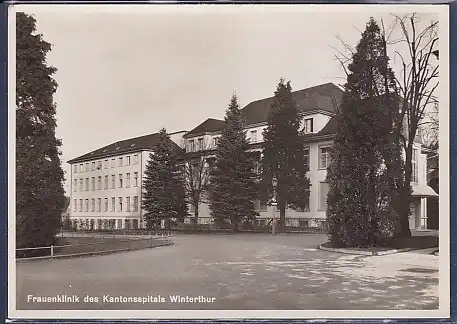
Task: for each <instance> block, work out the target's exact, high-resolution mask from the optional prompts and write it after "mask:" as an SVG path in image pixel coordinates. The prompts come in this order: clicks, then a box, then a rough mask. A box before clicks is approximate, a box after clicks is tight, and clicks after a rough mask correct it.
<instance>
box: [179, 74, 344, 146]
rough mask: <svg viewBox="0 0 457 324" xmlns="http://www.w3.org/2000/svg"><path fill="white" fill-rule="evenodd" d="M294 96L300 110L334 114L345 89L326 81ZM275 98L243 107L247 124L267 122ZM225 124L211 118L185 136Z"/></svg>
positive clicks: (293, 93)
mask: <svg viewBox="0 0 457 324" xmlns="http://www.w3.org/2000/svg"><path fill="white" fill-rule="evenodd" d="M292 96H293V98H294V100H295V103H296V104H297V108H298V111H299V112H302V113H303V112H310V111H315V110H316V111H317V110H320V111H326V112H328V113H331V114H334V113H335V106H338V105H339V104H340V102H341V99H342V97H343V90H341V89H340V88H338V87H337V86H336V85H335V84H333V83H325V84H321V85H318V86H314V87H311V88H306V89H302V90H297V91H293V92H292ZM273 100H274V97H269V98H265V99H260V100H256V101H253V102H251V103H249V104H247V105H246V106H245V107H244V108H242V109H241V115H242V117H243V119H244V122H245V123H246V125H252V124H257V123H262V122H266V121H267V118H268V113H269V112H270V106H271V104H272V103H273ZM223 126H224V121H223V120H219V119H213V118H209V119H207V120H205V121H204V122H203V123H201V124H200V125H198V126H197V127H195V128H194V129H193V130H191V131H190V132H188V133H187V134H186V136H185V137H189V136H194V135H198V134H202V133H206V132H210V133H212V132H217V131H220V130H221V129H222V127H223Z"/></svg>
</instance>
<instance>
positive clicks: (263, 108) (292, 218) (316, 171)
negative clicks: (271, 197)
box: [184, 83, 437, 229]
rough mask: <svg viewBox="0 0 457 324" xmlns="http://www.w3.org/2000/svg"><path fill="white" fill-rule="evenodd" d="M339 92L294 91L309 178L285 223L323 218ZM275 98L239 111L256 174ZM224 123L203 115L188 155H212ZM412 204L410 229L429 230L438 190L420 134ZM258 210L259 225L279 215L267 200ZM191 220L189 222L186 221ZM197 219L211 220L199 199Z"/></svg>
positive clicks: (331, 88)
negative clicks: (299, 205) (430, 205)
mask: <svg viewBox="0 0 457 324" xmlns="http://www.w3.org/2000/svg"><path fill="white" fill-rule="evenodd" d="M342 95H343V91H342V90H341V89H340V88H338V87H337V86H336V85H334V84H332V83H327V84H322V85H319V86H316V87H312V88H307V89H303V90H298V91H294V92H293V97H294V100H295V102H296V104H297V108H298V111H299V114H300V116H301V118H302V122H301V130H303V132H304V134H305V136H304V141H305V145H306V150H307V162H306V163H307V165H308V168H309V171H308V174H307V175H308V177H309V179H310V183H311V188H310V196H309V202H308V206H307V208H305V209H304V210H295V209H292V208H286V226H310V227H313V226H316V227H317V226H320V225H321V224H322V223H324V222H325V221H326V207H327V206H326V205H327V194H328V190H329V187H328V184H327V183H326V175H327V167H328V166H329V164H330V152H329V150H330V147H331V145H332V140H333V137H334V135H335V133H336V119H335V118H334V117H335V111H336V110H335V109H336V107H338V105H339V104H340V103H341V99H342ZM272 101H273V98H272V97H270V98H265V99H261V100H257V101H254V102H251V103H249V104H248V105H246V106H245V107H244V108H242V109H241V114H242V116H243V118H244V121H245V131H246V137H247V139H248V140H249V142H250V144H251V148H250V150H251V151H258V152H259V161H258V162H257V163H256V164H257V165H256V167H255V169H256V171H257V172H260V169H259V167H258V166H260V165H261V159H262V153H261V152H262V143H263V135H262V134H263V130H264V129H265V128H266V127H267V117H268V112H269V109H270V105H271V103H272ZM223 125H224V121H222V120H217V119H211V118H210V119H207V120H205V121H204V122H203V123H202V124H200V125H198V126H197V127H195V128H194V129H193V130H191V131H190V132H188V133H187V134H186V135H185V136H184V138H185V139H186V141H187V146H186V152H187V154H195V153H196V152H201V155H202V156H205V155H206V156H209V155H211V150H214V149H215V148H216V146H217V141H218V138H219V137H220V136H221V129H222V127H223ZM412 163H413V176H412V183H411V185H412V189H413V203H412V205H411V217H410V228H411V229H418V228H423V229H425V228H427V199H428V198H433V199H436V197H437V194H436V193H435V192H434V190H433V189H432V188H430V187H429V186H428V185H427V155H426V150H424V149H423V147H422V141H421V136H420V134H419V135H418V136H417V138H416V139H415V141H414V148H413V162H412ZM256 208H257V211H258V212H259V215H260V216H259V217H258V222H259V224H262V223H263V224H265V223H267V222H269V221H270V220H271V219H272V218H273V217H279V215H278V214H279V211H278V210H277V209H276V210H273V208H275V207H272V206H268V203H267V202H263V201H256ZM190 219H191V218H189V220H188V221H190ZM199 222H201V223H211V222H212V219H211V215H210V211H209V208H208V205H207V204H205V203H203V204H202V205H201V206H200V208H199Z"/></svg>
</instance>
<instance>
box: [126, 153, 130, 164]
mask: <svg viewBox="0 0 457 324" xmlns="http://www.w3.org/2000/svg"><path fill="white" fill-rule="evenodd" d="M125 165H130V155H128V156H126V157H125Z"/></svg>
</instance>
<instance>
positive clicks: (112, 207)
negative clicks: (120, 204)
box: [111, 197, 116, 212]
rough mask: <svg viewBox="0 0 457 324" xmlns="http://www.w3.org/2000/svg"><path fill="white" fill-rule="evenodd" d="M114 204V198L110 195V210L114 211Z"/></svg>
mask: <svg viewBox="0 0 457 324" xmlns="http://www.w3.org/2000/svg"><path fill="white" fill-rule="evenodd" d="M115 206H116V198H114V197H111V211H112V212H113V211H114V207H115Z"/></svg>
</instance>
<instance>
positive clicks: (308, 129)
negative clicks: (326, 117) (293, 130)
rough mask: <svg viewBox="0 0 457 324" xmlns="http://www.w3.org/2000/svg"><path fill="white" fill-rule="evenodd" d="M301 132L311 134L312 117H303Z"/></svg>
mask: <svg viewBox="0 0 457 324" xmlns="http://www.w3.org/2000/svg"><path fill="white" fill-rule="evenodd" d="M303 132H304V133H305V134H311V133H312V132H313V119H312V118H306V119H305V125H304V127H303Z"/></svg>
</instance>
